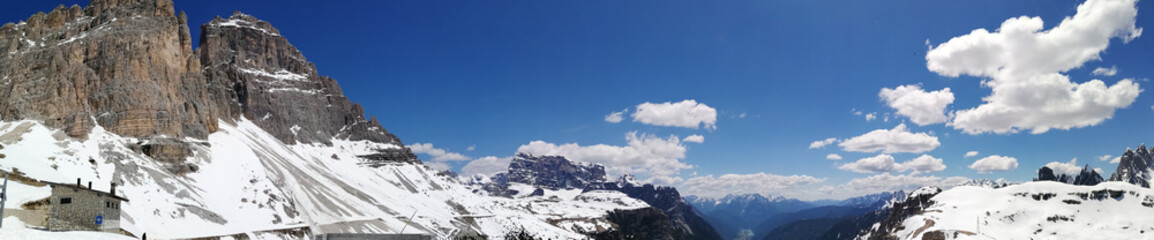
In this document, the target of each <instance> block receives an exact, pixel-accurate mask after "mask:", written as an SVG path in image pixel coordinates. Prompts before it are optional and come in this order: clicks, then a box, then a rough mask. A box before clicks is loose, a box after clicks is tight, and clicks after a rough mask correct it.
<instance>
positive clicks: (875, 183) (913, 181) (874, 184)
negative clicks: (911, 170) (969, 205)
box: [820, 172, 971, 198]
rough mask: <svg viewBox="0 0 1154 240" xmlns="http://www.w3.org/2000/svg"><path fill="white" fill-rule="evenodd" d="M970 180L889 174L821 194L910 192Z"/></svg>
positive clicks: (822, 190)
mask: <svg viewBox="0 0 1154 240" xmlns="http://www.w3.org/2000/svg"><path fill="white" fill-rule="evenodd" d="M970 180H971V179H969V178H966V177H948V178H942V177H937V176H918V175H915V174H908V175H891V174H890V173H888V172H887V173H881V174H877V175H873V176H869V177H864V178H855V179H853V180H850V181H849V182H846V183H845V184H841V185H838V186H836V187H833V186H831V187H828V188H822V189H820V192H823V194H828V195H829V196H836V197H841V198H844V197H853V196H861V195H865V194H873V193H879V192H893V191H898V190H905V191H910V190H914V189H917V188H920V187H926V186H935V187H941V188H948V187H952V186H957V185H959V184H962V183H965V182H968V181H970Z"/></svg>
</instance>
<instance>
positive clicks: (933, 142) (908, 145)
mask: <svg viewBox="0 0 1154 240" xmlns="http://www.w3.org/2000/svg"><path fill="white" fill-rule="evenodd" d="M940 145H941V143H940V142H938V137H934V136H930V135H929V134H926V133H911V132H909V131H907V129H906V125H905V124H898V126H896V127H894V128H893V129H878V130H873V131H870V132H868V133H866V134H862V135H861V136H857V137H853V138H850V139H846V140H844V141H841V143H838V146H841V147H842V149H843V150H845V151H851V152H878V151H881V152H883V153H899V152H908V153H922V152H926V151H930V150H934V148H937V147H938V146H940ZM810 146H812V144H811V145H810Z"/></svg>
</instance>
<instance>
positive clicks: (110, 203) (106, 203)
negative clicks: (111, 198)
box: [104, 202, 112, 208]
mask: <svg viewBox="0 0 1154 240" xmlns="http://www.w3.org/2000/svg"><path fill="white" fill-rule="evenodd" d="M104 207H105V208H112V202H104Z"/></svg>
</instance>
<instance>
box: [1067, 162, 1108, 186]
mask: <svg viewBox="0 0 1154 240" xmlns="http://www.w3.org/2000/svg"><path fill="white" fill-rule="evenodd" d="M1103 181H1104V179H1102V175H1099V174H1098V171H1095V170H1094V168H1091V167H1090V164H1086V166H1085V167H1082V171H1081V172H1080V173H1078V176H1077V177H1074V185H1083V186H1094V185H1098V183H1101V182H1103Z"/></svg>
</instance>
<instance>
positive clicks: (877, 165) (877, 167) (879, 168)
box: [838, 154, 898, 173]
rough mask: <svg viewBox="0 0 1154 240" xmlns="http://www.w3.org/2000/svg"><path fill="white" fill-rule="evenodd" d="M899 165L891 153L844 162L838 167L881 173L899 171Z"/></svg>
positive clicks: (861, 171)
mask: <svg viewBox="0 0 1154 240" xmlns="http://www.w3.org/2000/svg"><path fill="white" fill-rule="evenodd" d="M897 166H898V165H897V163H894V157H893V156H890V155H889V154H879V155H877V156H873V157H868V158H862V159H858V160H857V161H856V162H851V163H846V164H842V165H841V166H840V167H838V169H841V170H848V171H854V172H859V173H879V172H893V171H897Z"/></svg>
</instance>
